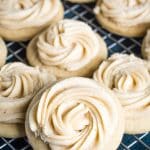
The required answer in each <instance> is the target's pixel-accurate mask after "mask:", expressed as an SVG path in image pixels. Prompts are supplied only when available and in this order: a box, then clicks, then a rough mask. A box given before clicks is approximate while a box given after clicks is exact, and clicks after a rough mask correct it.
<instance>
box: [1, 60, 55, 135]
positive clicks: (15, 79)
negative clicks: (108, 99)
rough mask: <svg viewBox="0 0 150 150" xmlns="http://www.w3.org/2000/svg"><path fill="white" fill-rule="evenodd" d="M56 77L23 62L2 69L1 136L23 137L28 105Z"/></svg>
mask: <svg viewBox="0 0 150 150" xmlns="http://www.w3.org/2000/svg"><path fill="white" fill-rule="evenodd" d="M53 80H55V78H54V77H53V76H50V75H49V74H48V73H47V72H46V71H44V70H40V69H38V68H33V67H29V66H27V65H25V64H22V63H19V62H18V63H17V62H16V63H10V64H6V65H4V66H3V67H2V68H1V70H0V137H1V136H2V137H9V138H11V137H14V138H16V137H22V136H24V135H25V131H24V117H25V112H26V109H27V106H28V104H29V102H30V101H31V99H32V97H33V96H34V95H35V93H36V92H37V91H38V90H39V89H40V88H41V87H43V86H44V85H45V84H46V83H50V82H52V81H53Z"/></svg>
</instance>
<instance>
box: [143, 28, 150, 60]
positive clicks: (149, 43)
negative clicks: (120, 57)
mask: <svg viewBox="0 0 150 150" xmlns="http://www.w3.org/2000/svg"><path fill="white" fill-rule="evenodd" d="M142 55H143V57H144V58H145V59H147V60H149V61H150V29H149V30H148V31H147V34H146V37H145V38H144V40H143V44H142Z"/></svg>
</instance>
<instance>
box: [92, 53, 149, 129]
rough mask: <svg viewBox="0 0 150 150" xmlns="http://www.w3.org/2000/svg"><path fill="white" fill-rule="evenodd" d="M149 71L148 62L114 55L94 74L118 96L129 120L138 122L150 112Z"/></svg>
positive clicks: (131, 56)
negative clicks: (143, 115) (137, 120)
mask: <svg viewBox="0 0 150 150" xmlns="http://www.w3.org/2000/svg"><path fill="white" fill-rule="evenodd" d="M148 71H149V70H148V65H147V62H146V61H144V60H142V59H140V58H137V57H135V56H133V55H126V54H114V55H112V56H111V57H110V58H109V59H108V60H106V61H104V62H102V64H101V65H100V66H99V68H98V70H97V71H96V72H95V73H94V79H95V80H96V81H98V82H99V83H100V84H102V85H104V86H106V87H108V88H109V89H111V90H112V91H113V92H114V93H115V94H116V96H117V97H118V98H119V100H120V102H121V104H122V105H123V106H124V110H125V115H126V119H127V120H130V119H131V118H134V119H135V120H136V119H140V117H142V114H146V113H148V112H150V109H149V108H150V107H149V106H150V105H149V104H150V74H149V72H148ZM134 119H132V120H133V122H134ZM145 121H146V120H145ZM143 126H144V125H143ZM135 129H136V128H135ZM133 130H134V129H133ZM137 130H138V129H137ZM145 130H146V129H145ZM139 132H141V131H139Z"/></svg>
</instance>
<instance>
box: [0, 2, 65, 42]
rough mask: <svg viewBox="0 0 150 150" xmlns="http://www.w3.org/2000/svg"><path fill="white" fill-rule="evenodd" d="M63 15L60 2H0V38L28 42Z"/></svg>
mask: <svg viewBox="0 0 150 150" xmlns="http://www.w3.org/2000/svg"><path fill="white" fill-rule="evenodd" d="M63 15H64V10H63V5H62V3H61V2H60V0H54V1H51V0H34V1H29V0H28V1H27V0H18V1H16V0H14V1H12V0H5V1H0V20H1V21H0V36H1V37H3V38H4V39H6V40H11V41H25V40H29V39H31V38H32V37H34V36H35V35H36V34H37V33H39V32H41V31H42V30H43V29H45V28H46V27H47V26H49V25H50V24H54V23H56V22H57V21H59V20H61V19H62V18H63Z"/></svg>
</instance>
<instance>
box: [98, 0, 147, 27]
mask: <svg viewBox="0 0 150 150" xmlns="http://www.w3.org/2000/svg"><path fill="white" fill-rule="evenodd" d="M99 3H100V5H98V6H97V7H96V9H95V11H96V13H97V10H100V12H101V13H102V14H103V15H104V16H105V17H108V18H110V19H111V20H112V21H114V22H117V23H119V24H121V25H123V26H135V25H139V24H146V23H150V0H113V2H112V1H111V0H100V2H99Z"/></svg>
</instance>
